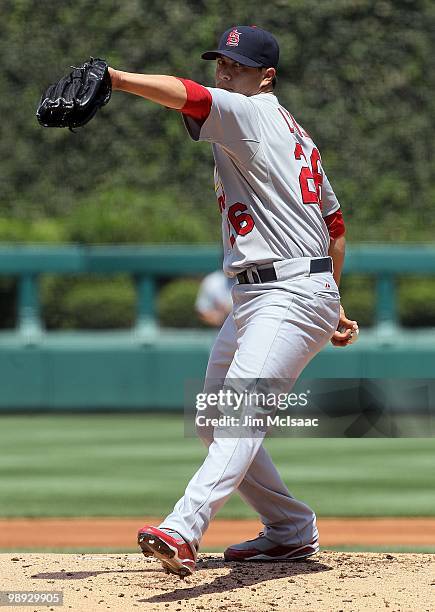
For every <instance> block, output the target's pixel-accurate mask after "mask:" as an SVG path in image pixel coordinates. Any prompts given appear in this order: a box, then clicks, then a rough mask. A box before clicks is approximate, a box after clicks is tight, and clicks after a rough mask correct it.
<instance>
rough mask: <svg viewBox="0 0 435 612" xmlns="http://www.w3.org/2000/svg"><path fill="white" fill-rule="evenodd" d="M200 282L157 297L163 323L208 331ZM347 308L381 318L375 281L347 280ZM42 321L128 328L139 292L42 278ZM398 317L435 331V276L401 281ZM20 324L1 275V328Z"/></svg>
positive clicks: (125, 285)
mask: <svg viewBox="0 0 435 612" xmlns="http://www.w3.org/2000/svg"><path fill="white" fill-rule="evenodd" d="M199 284H200V280H199V279H196V278H181V279H175V280H172V281H169V282H167V283H166V284H165V285H164V286H163V288H162V289H161V290H160V292H159V294H158V298H157V305H156V306H157V316H158V319H159V323H160V325H162V326H164V327H175V328H196V327H204V324H203V323H202V322H201V321H200V320H199V318H198V316H197V314H196V311H195V300H196V295H197V292H198V288H199ZM341 295H342V304H343V306H344V308H345V310H346V313H347V315H348V316H349V317H350V318H352V319H356V320H357V321H358V322H359V324H360V325H361V326H362V327H365V326H370V325H372V324H373V323H374V319H375V284H374V279H373V278H370V277H360V276H349V277H347V276H346V277H344V278H343V281H342V287H341ZM40 296H41V305H42V317H43V321H44V325H45V326H46V328H47V329H122V328H124V329H125V328H129V327H131V326H132V325H133V324H134V322H135V319H136V292H135V287H134V283H133V280H132V279H131V278H129V277H128V276H124V275H118V276H114V277H95V276H87V277H80V276H78V277H68V276H65V277H60V276H51V275H50V276H49V275H46V276H43V277H41V280H40ZM397 296H398V314H399V319H400V322H401V324H402V325H403V326H406V327H430V326H434V327H435V278H419V277H407V278H402V279H399V280H398V284H397ZM15 325H16V281H15V279H12V278H1V277H0V329H6V328H13V327H15Z"/></svg>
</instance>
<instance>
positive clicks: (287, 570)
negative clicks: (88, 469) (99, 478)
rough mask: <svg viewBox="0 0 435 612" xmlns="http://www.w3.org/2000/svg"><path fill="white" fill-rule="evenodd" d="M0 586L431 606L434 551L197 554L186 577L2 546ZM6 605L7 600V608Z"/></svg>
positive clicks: (179, 600)
mask: <svg viewBox="0 0 435 612" xmlns="http://www.w3.org/2000/svg"><path fill="white" fill-rule="evenodd" d="M0 576H1V590H2V591H5V590H9V591H44V592H53V591H63V597H64V599H63V602H64V603H63V607H61V608H60V607H55V606H48V607H45V606H38V605H33V606H31V607H29V606H26V607H25V608H24V607H14V609H15V610H26V611H28V610H34V611H38V612H39V611H41V612H42V611H44V612H45V611H46V610H54V611H56V610H68V609H72V610H74V611H77V610H86V611H90V612H91V611H92V612H94V611H99V610H101V611H104V610H107V609H110V610H115V611H118V610H123V611H129V610H132V611H138V610H171V611H172V610H175V611H177V612H183V611H186V610H189V611H190V610H204V611H208V610H225V611H227V612H231V611H234V612H235V611H238V612H239V611H240V610H245V611H249V612H252V611H254V610H255V611H257V610H258V611H265V612H266V611H267V612H270V611H277V612H278V611H282V612H284V611H286V612H287V611H288V610H294V611H298V612H299V611H300V610H312V611H315V612H320V611H323V610H325V611H326V610H328V611H330V610H343V611H348V610H353V611H355V610H384V609H387V608H388V610H389V612H398V611H400V612H403V611H404V610H409V611H413V612H414V611H415V610H419V611H424V610H428V611H429V610H433V603H434V596H435V555H429V554H385V553H382V554H374V553H373V554H372V553H339V552H329V551H323V552H321V553H320V554H318V555H316V556H315V557H313V558H311V559H309V560H307V561H304V562H292V563H289V562H287V563H285V562H281V563H279V562H276V563H259V562H256V563H245V564H241V563H224V562H223V557H222V555H218V554H215V555H211V554H204V555H200V558H199V562H198V571H196V572H195V574H194V575H193V576H191V577H190V578H188V579H186V580H180V579H179V578H177V577H176V576H168V575H166V574H164V573H163V571H162V570H161V567H160V564H159V563H158V562H156V561H154V560H149V559H146V558H145V557H143V556H142V555H141V554H134V555H131V554H130V555H127V554H125V555H124V554H121V555H120V554H117V555H107V554H104V555H102V554H68V555H57V554H39V553H34V554H13V553H8V554H1V555H0ZM7 609H11V608H7Z"/></svg>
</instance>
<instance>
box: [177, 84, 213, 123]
mask: <svg viewBox="0 0 435 612" xmlns="http://www.w3.org/2000/svg"><path fill="white" fill-rule="evenodd" d="M177 78H178V77H177ZM178 80H179V81H181V82H182V83H183V85H184V87H185V88H186V93H187V100H186V103H185V105H184V106H183V108H181V109H180V112H181V113H183V115H187V116H188V117H192V119H195V120H196V121H199V122H201V123H204V121H205V120H206V119H207V117H208V116H209V114H210V109H211V104H212V97H211V93H210V92H209V90H208V89H206V88H205V87H203V86H202V85H200V84H199V83H195V81H189V79H180V78H178Z"/></svg>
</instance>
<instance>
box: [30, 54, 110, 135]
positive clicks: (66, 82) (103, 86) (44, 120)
mask: <svg viewBox="0 0 435 612" xmlns="http://www.w3.org/2000/svg"><path fill="white" fill-rule="evenodd" d="M71 67H72V68H74V70H73V71H72V72H70V73H69V74H68V75H67V76H65V77H62V78H61V79H60V81H58V82H57V83H54V84H53V85H50V86H49V87H48V88H47V90H46V91H45V92H44V93H43V94H42V97H41V100H40V102H39V105H38V108H37V111H36V117H37V119H38V121H39V123H40V124H41V125H43V126H44V127H67V128H70V129H72V128H75V127H79V126H81V125H85V124H86V123H88V121H90V120H91V119H92V117H93V116H94V115H95V113H96V112H97V110H98V109H99V108H100V107H101V106H104V105H105V104H107V103H108V101H109V100H110V96H111V94H112V83H111V80H110V75H109V71H108V66H107V62H105V61H104V60H102V59H98V58H97V59H94V58H93V57H91V58H90V60H89V61H88V62H85V63H84V64H83V65H82V66H80V67H79V68H75V67H74V66H71Z"/></svg>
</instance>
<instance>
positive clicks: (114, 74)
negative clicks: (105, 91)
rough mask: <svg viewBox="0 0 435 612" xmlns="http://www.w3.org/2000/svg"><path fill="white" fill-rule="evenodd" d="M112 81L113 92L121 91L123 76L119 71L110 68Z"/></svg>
mask: <svg viewBox="0 0 435 612" xmlns="http://www.w3.org/2000/svg"><path fill="white" fill-rule="evenodd" d="M108 71H109V76H110V80H111V81H112V90H113V91H115V90H117V89H120V84H121V75H120V71H119V70H115V69H114V68H111V67H110V66H109V68H108Z"/></svg>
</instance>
